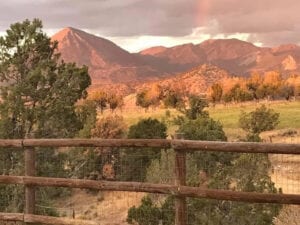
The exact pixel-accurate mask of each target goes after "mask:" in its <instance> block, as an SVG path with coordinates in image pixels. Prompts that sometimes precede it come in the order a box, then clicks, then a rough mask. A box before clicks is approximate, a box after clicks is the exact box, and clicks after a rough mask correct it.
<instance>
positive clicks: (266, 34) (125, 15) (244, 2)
mask: <svg viewBox="0 0 300 225" xmlns="http://www.w3.org/2000/svg"><path fill="white" fill-rule="evenodd" d="M299 9H300V1H299V0H275V1H274V0H72V1H70V0H51V1H49V0H39V1H36V0H27V1H23V0H10V1H1V2H0V31H3V30H5V29H7V27H8V26H9V24H11V23H13V22H16V21H22V20H24V19H25V18H29V19H32V18H41V19H42V20H43V22H44V26H45V28H47V29H48V30H58V29H61V28H63V27H67V26H73V27H77V28H79V29H86V30H89V31H90V32H93V33H97V34H99V35H101V36H105V37H119V39H120V40H121V39H122V40H124V39H125V38H128V39H133V38H135V37H155V36H157V37H162V38H163V37H169V38H173V39H176V40H177V39H178V40H179V39H180V38H182V40H189V39H190V38H191V37H193V40H196V39H197V38H199V41H200V40H202V38H203V36H209V37H216V36H225V37H227V36H232V35H236V34H248V36H247V37H248V40H249V41H252V42H261V43H263V44H264V45H275V44H279V43H288V42H293V43H299V41H300V40H299V34H300V27H299V26H298V23H299V21H300V13H299V12H298V11H299ZM195 30H198V31H199V32H198V33H197V34H196V33H195ZM197 35H198V36H197ZM244 36H245V35H244ZM187 37H188V38H187ZM142 40H143V41H145V39H142ZM162 40H163V39H162ZM155 43H156V41H155Z"/></svg>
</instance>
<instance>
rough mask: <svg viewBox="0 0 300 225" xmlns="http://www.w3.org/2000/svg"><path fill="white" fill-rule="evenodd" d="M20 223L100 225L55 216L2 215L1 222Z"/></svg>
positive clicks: (0, 215)
mask: <svg viewBox="0 0 300 225" xmlns="http://www.w3.org/2000/svg"><path fill="white" fill-rule="evenodd" d="M1 220H3V221H14V222H16V221H18V222H24V223H42V224H53V225H100V223H97V222H94V221H89V220H77V219H69V218H61V217H53V216H41V215H33V214H23V213H0V221H1Z"/></svg>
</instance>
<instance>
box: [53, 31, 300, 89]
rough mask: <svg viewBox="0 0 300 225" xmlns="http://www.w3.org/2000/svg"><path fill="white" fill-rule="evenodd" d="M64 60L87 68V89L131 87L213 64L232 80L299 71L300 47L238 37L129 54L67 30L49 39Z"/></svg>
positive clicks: (101, 39) (98, 38)
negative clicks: (256, 42) (89, 80)
mask: <svg viewBox="0 0 300 225" xmlns="http://www.w3.org/2000/svg"><path fill="white" fill-rule="evenodd" d="M52 40H56V41H58V43H59V44H58V50H59V52H60V53H61V55H62V58H63V59H64V60H65V61H66V62H75V63H77V64H78V65H87V66H88V67H89V72H90V75H91V78H92V83H93V85H98V86H99V85H101V84H105V85H106V84H134V83H143V82H148V81H155V80H160V79H164V78H167V77H172V76H175V75H177V74H181V73H184V72H187V71H189V70H191V69H193V68H195V67H198V66H200V65H202V64H211V65H215V66H217V67H219V68H221V69H225V70H226V71H228V73H230V74H232V75H235V76H247V75H249V74H250V73H252V72H253V71H257V72H261V73H263V72H266V71H270V70H277V71H280V72H282V73H294V72H295V73H299V72H300V46H298V45H295V44H285V45H280V46H276V47H272V48H271V47H259V46H256V45H254V44H252V43H250V42H246V41H241V40H238V39H209V40H206V41H204V42H201V43H199V44H192V43H186V44H182V45H177V46H173V47H164V46H154V47H151V48H147V49H144V50H142V51H140V52H138V53H130V52H128V51H126V50H124V49H122V48H121V47H119V46H118V45H117V44H115V43H113V42H112V41H110V40H108V39H105V38H102V37H98V36H96V35H92V34H89V33H87V32H85V31H82V30H80V29H76V28H72V27H67V28H65V29H63V30H61V31H59V32H58V33H57V34H55V35H54V36H53V37H52Z"/></svg>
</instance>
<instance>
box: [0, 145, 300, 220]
mask: <svg viewBox="0 0 300 225" xmlns="http://www.w3.org/2000/svg"><path fill="white" fill-rule="evenodd" d="M0 147H7V148H16V149H19V150H24V152H25V176H0V184H19V185H24V186H25V211H24V212H25V213H24V214H21V213H0V220H5V221H22V222H25V223H26V224H32V223H42V224H53V225H56V224H57V225H58V224H61V225H68V224H83V225H85V224H87V225H90V224H91V225H94V224H99V223H97V222H94V221H82V220H75V219H67V218H57V217H49V216H40V215H34V211H35V191H34V188H35V187H69V188H87V189H95V190H102V191H130V192H146V193H156V194H167V195H173V196H175V197H176V201H175V224H176V225H186V222H187V221H186V220H187V219H186V202H185V198H186V197H193V198H208V199H215V200H228V201H239V202H249V203H276V204H297V205H300V195H291V194H269V193H254V192H238V191H229V190H217V189H206V188H198V187H188V186H186V184H185V180H186V177H185V176H186V165H185V163H186V157H185V154H186V153H187V152H194V151H213V152H236V153H271V154H297V155H298V154H300V144H269V143H245V142H242V143H238V142H237V143H230V142H210V141H188V140H180V139H175V140H165V139H164V140H161V139H105V140H104V139H22V140H21V139H19V140H3V139H2V140H1V139H0ZM35 147H134V148H139V151H142V150H143V149H142V148H144V147H155V148H164V149H166V148H173V149H174V150H175V159H174V160H175V171H174V173H175V184H174V185H166V184H150V183H142V182H117V181H94V180H80V179H65V178H48V177H35V174H36V171H35V157H34V152H35V150H34V148H35ZM0 151H1V148H0Z"/></svg>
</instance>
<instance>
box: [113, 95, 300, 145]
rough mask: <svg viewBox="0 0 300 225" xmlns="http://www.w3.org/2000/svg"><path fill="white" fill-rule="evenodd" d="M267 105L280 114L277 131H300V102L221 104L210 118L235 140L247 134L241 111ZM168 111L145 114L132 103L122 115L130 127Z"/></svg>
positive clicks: (161, 116)
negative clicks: (216, 121)
mask: <svg viewBox="0 0 300 225" xmlns="http://www.w3.org/2000/svg"><path fill="white" fill-rule="evenodd" d="M262 104H265V105H266V106H267V107H269V108H272V109H274V110H275V111H276V112H278V113H280V117H279V119H280V123H279V125H278V126H277V128H276V129H300V101H292V102H287V101H276V102H259V103H256V102H251V103H239V104H228V105H223V104H219V105H216V106H214V107H213V106H211V107H209V108H208V111H209V114H210V116H211V117H212V118H213V119H215V120H218V121H220V122H221V123H222V125H223V128H224V130H225V132H226V135H227V137H229V139H230V140H235V139H238V138H240V137H243V136H244V135H245V133H244V132H243V131H242V130H241V129H240V128H239V122H238V121H239V116H240V114H241V111H245V112H250V111H253V110H255V109H256V108H257V107H259V106H260V105H262ZM166 111H167V109H163V108H156V109H149V110H148V111H147V112H145V110H144V109H142V108H139V107H136V106H135V104H134V103H133V102H132V103H131V104H130V105H129V106H128V105H127V107H125V109H124V110H123V111H122V112H118V114H120V113H121V114H122V116H123V117H124V119H125V121H126V123H127V124H128V126H130V125H132V124H134V123H136V122H138V121H139V120H140V119H143V118H148V117H152V118H157V119H160V120H161V119H163V118H164V117H165V114H166ZM169 111H170V112H171V115H172V116H176V115H178V114H179V113H178V112H177V111H176V110H174V109H170V110H169ZM175 130H176V127H174V126H169V134H172V133H174V132H175Z"/></svg>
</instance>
